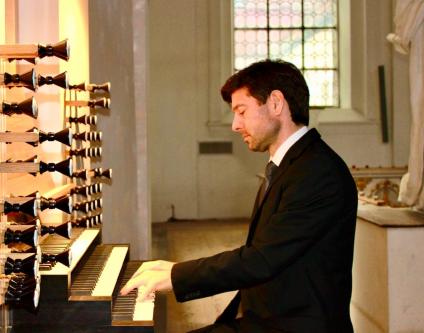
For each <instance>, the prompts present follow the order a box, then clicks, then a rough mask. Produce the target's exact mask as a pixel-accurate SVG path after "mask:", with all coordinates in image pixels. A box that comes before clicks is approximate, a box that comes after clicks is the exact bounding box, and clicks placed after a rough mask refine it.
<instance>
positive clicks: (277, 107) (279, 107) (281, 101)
mask: <svg viewBox="0 0 424 333" xmlns="http://www.w3.org/2000/svg"><path fill="white" fill-rule="evenodd" d="M269 102H270V104H271V107H272V110H274V112H275V114H276V115H280V114H281V112H282V111H283V109H284V106H285V104H286V99H285V98H284V94H283V93H282V92H281V91H280V90H273V91H271V94H270V95H269Z"/></svg>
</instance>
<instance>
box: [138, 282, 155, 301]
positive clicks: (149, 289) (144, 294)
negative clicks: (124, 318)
mask: <svg viewBox="0 0 424 333" xmlns="http://www.w3.org/2000/svg"><path fill="white" fill-rule="evenodd" d="M154 291H155V283H148V284H147V285H146V286H144V287H143V289H141V292H139V294H138V297H137V301H138V302H143V301H145V300H146V299H147V298H148V297H149V295H150V294H151V293H153V292H154Z"/></svg>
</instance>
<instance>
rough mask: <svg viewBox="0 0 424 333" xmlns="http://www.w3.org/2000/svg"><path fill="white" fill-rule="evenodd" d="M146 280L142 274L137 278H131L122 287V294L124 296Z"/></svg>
mask: <svg viewBox="0 0 424 333" xmlns="http://www.w3.org/2000/svg"><path fill="white" fill-rule="evenodd" d="M144 282H145V280H144V279H143V277H142V276H141V275H140V276H138V277H136V278H131V279H129V281H128V282H127V283H126V284H125V286H124V287H123V288H122V289H121V291H120V294H121V295H122V296H125V295H128V294H129V293H130V292H131V290H133V289H135V288H138V287H140V286H141V285H143V284H144Z"/></svg>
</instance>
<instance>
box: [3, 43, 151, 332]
mask: <svg viewBox="0 0 424 333" xmlns="http://www.w3.org/2000/svg"><path fill="white" fill-rule="evenodd" d="M69 50H70V45H69V42H68V41H67V40H65V41H61V42H59V43H56V44H52V45H45V46H43V45H0V59H1V62H2V69H4V68H5V67H7V71H3V73H0V90H1V92H2V94H1V95H0V97H1V98H2V99H3V100H2V101H1V104H0V120H1V124H2V126H1V131H0V148H1V151H0V152H1V160H0V177H1V187H2V192H1V193H0V195H1V197H0V213H1V222H0V310H1V313H2V317H1V325H2V329H3V330H4V331H11V332H26V331H42V332H59V331H72V330H74V331H76V332H77V331H79V330H83V331H84V332H91V331H92V332H100V331H101V332H109V331H110V332H127V331H128V332H129V331H131V332H133V331H137V332H153V331H154V316H155V320H158V319H157V318H158V314H157V313H155V311H154V310H155V304H156V303H158V302H155V297H154V295H151V298H150V299H149V300H147V301H144V302H138V301H137V292H136V291H133V293H132V294H130V295H128V296H120V295H118V292H119V290H120V289H121V288H122V286H123V285H124V284H125V283H126V281H127V280H128V279H129V278H130V277H131V275H132V274H133V273H134V272H135V270H136V269H137V267H138V266H139V265H140V264H141V263H140V262H138V261H129V246H128V245H126V244H103V243H102V237H101V231H102V223H103V221H102V206H103V202H102V188H103V185H104V184H106V185H107V186H112V183H113V181H112V170H111V169H106V168H103V167H99V166H98V165H96V164H98V163H100V162H101V156H102V148H101V139H102V135H103V134H102V133H101V132H99V131H97V130H96V124H97V122H98V121H101V118H102V117H104V116H107V113H105V112H102V111H103V110H107V111H109V109H110V106H111V103H110V98H109V96H110V84H109V83H102V84H94V83H86V82H83V83H78V84H72V73H67V72H66V71H65V72H62V73H52V74H49V75H41V74H38V73H37V64H38V63H39V62H41V61H42V59H43V58H46V57H56V58H58V59H61V61H67V60H68V59H69V54H70V53H69ZM11 61H13V62H20V61H23V62H25V64H26V65H27V66H28V64H30V66H33V67H32V68H31V69H29V70H23V71H19V72H14V71H13V67H10V66H8V65H7V64H10V63H11ZM5 64H6V65H5ZM9 68H11V69H9ZM70 82H71V83H70ZM48 85H50V86H54V89H58V94H59V95H60V96H61V97H60V98H61V99H62V102H63V103H62V108H61V109H60V110H57V112H62V113H63V119H64V124H63V126H62V128H61V129H60V130H50V129H48V128H47V129H46V128H42V127H41V126H39V124H37V119H38V117H39V115H40V114H42V112H43V105H42V103H37V93H38V92H39V90H40V91H41V90H42V89H44V87H45V86H48ZM19 90H24V92H20V93H17V94H16V95H15V94H13V93H12V92H13V91H19ZM22 94H26V95H25V96H24V97H22ZM28 94H29V96H28ZM16 96H18V97H16ZM19 117H20V118H19ZM13 118H15V119H23V120H22V123H25V124H26V123H28V125H29V126H28V127H27V128H26V129H24V130H19V131H18V130H16V128H14V126H13V122H12V123H11V125H10V126H9V123H8V121H6V120H8V119H13ZM18 122H20V121H19V120H18ZM47 143H48V144H55V145H60V146H61V147H62V148H61V157H60V160H50V159H49V155H48V154H42V151H41V150H40V149H42V147H43V146H44V145H45V144H47ZM10 156H12V157H10ZM46 174H48V175H50V176H51V175H53V174H55V175H56V176H55V177H56V178H57V177H59V178H60V179H61V181H60V184H59V185H58V184H57V183H55V182H49V183H48V185H49V188H47V189H46V184H45V181H44V180H43V179H45V178H43V179H42V178H41V177H44V176H45V175H46ZM23 175H25V177H28V175H31V176H30V177H29V178H25V179H26V182H27V183H31V184H32V185H34V186H32V187H31V188H34V187H35V191H33V192H30V193H20V192H21V187H19V186H14V185H13V184H14V180H13V179H16V177H21V176H22V177H23ZM13 177H15V178H13ZM38 187H39V188H38ZM5 189H7V191H4V190H5ZM114 223H119V221H115V222H114ZM156 305H157V304H156ZM156 308H157V306H156ZM59 318H60V320H58V319H59Z"/></svg>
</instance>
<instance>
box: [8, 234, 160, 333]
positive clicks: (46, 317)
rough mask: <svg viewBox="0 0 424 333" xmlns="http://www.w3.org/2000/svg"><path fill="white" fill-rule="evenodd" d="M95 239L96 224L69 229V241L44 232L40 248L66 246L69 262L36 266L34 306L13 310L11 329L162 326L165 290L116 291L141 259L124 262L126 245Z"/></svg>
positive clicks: (147, 330) (145, 330)
mask: <svg viewBox="0 0 424 333" xmlns="http://www.w3.org/2000/svg"><path fill="white" fill-rule="evenodd" d="M99 243H100V229H95V228H89V229H84V228H74V229H73V233H72V237H71V239H70V240H68V239H65V238H63V237H60V236H57V235H49V237H48V238H46V239H45V240H44V241H42V243H41V244H40V246H41V248H42V251H43V253H44V252H54V253H60V252H62V251H64V250H66V249H68V250H70V252H71V253H72V261H71V263H70V267H66V266H65V265H63V264H61V263H56V264H54V265H51V267H46V266H48V265H41V266H40V275H41V290H42V293H41V294H40V300H39V305H38V311H37V313H31V312H28V311H26V310H24V309H14V311H13V316H14V318H13V321H14V325H13V327H12V333H13V332H16V333H19V332H29V331H37V332H52V333H53V332H54V333H56V332H72V331H74V332H80V331H84V332H139V333H153V332H155V331H156V332H158V329H159V328H158V327H160V326H161V325H162V326H163V325H165V318H164V316H165V312H164V308H165V303H166V299H165V296H164V295H162V296H159V297H158V296H156V297H155V296H154V295H151V297H150V298H149V299H147V300H145V301H143V302H140V301H138V300H137V298H138V292H137V290H134V291H132V292H131V293H130V294H129V295H127V296H121V295H119V290H120V289H121V288H122V287H123V286H124V284H125V283H126V282H127V281H128V280H129V278H130V277H131V276H132V275H133V274H134V272H135V271H136V270H137V268H138V267H139V266H140V265H141V262H140V261H128V252H129V248H128V245H122V244H118V245H114V244H99ZM140 291H141V290H140ZM159 309H160V310H159ZM53 318H55V319H53Z"/></svg>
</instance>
